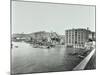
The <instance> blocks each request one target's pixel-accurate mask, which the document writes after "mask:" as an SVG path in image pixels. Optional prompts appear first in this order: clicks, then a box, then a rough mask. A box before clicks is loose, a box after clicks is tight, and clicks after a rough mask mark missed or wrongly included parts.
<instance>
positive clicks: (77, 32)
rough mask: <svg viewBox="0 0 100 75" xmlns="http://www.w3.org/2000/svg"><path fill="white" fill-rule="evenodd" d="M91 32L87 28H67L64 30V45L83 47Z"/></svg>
mask: <svg viewBox="0 0 100 75" xmlns="http://www.w3.org/2000/svg"><path fill="white" fill-rule="evenodd" d="M91 33H92V32H91V31H90V30H88V28H87V29H69V30H66V31H65V45H66V47H73V48H84V45H85V43H86V42H87V41H88V40H89V35H90V34H91Z"/></svg>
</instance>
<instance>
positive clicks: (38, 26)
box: [11, 1, 95, 34]
mask: <svg viewBox="0 0 100 75" xmlns="http://www.w3.org/2000/svg"><path fill="white" fill-rule="evenodd" d="M11 24H12V33H33V32H38V31H47V32H57V33H58V34H65V30H67V29H72V28H87V27H89V29H90V30H91V31H95V6H84V5H69V4H52V3H38V2H24V1H12V23H11Z"/></svg>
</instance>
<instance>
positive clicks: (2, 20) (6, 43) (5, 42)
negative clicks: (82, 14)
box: [0, 0, 100, 75]
mask: <svg viewBox="0 0 100 75" xmlns="http://www.w3.org/2000/svg"><path fill="white" fill-rule="evenodd" d="M28 1H44V2H55V3H71V4H85V5H86V4H87V5H96V9H97V11H96V15H97V16H96V40H97V41H96V51H97V52H96V53H97V69H96V70H88V71H67V72H52V73H39V74H41V75H66V74H67V75H75V74H77V75H80V74H81V75H90V74H91V75H99V74H100V72H99V66H100V59H99V57H100V49H99V41H100V39H99V38H100V0H28ZM9 72H10V0H0V75H9V74H10V73H9ZM39 74H38V73H37V74H36V75H39ZM34 75H35V74H34Z"/></svg>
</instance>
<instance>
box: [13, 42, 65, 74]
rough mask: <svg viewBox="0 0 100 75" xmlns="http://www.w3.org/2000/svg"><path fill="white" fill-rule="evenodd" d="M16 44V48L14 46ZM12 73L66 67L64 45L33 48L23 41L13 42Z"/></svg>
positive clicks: (55, 69) (47, 70) (60, 69)
mask: <svg viewBox="0 0 100 75" xmlns="http://www.w3.org/2000/svg"><path fill="white" fill-rule="evenodd" d="M16 46H18V48H17V47H16ZM11 53H12V54H11V55H12V61H11V62H12V66H11V69H12V73H36V72H51V71H62V70H67V69H66V63H67V61H65V60H66V58H67V54H66V49H65V47H64V46H57V47H55V48H50V49H41V48H33V47H32V45H30V44H28V43H24V42H13V47H12V52H11Z"/></svg>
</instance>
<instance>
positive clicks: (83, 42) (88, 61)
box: [11, 0, 96, 75]
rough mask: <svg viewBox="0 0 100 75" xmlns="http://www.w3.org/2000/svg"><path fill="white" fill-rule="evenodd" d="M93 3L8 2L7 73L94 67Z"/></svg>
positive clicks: (93, 68)
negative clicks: (9, 42)
mask: <svg viewBox="0 0 100 75" xmlns="http://www.w3.org/2000/svg"><path fill="white" fill-rule="evenodd" d="M95 43H96V6H95V5H81V4H67V3H50V2H37V1H21V0H12V1H11V75H18V74H33V73H47V72H61V71H79V70H81V71H83V70H95V69H96V44H95Z"/></svg>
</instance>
